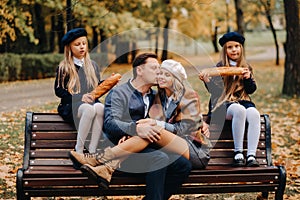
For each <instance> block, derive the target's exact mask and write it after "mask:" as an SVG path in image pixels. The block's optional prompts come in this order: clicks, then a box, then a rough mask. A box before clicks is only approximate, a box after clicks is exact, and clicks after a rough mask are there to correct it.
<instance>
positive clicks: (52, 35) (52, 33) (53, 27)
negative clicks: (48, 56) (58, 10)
mask: <svg viewBox="0 0 300 200" xmlns="http://www.w3.org/2000/svg"><path fill="white" fill-rule="evenodd" d="M55 19H56V18H55V16H54V15H52V16H51V30H52V31H50V38H49V51H50V52H54V50H55V44H56V42H55V31H54V30H56V25H55Z"/></svg>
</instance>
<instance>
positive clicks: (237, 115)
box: [226, 103, 260, 158]
mask: <svg viewBox="0 0 300 200" xmlns="http://www.w3.org/2000/svg"><path fill="white" fill-rule="evenodd" d="M226 119H229V120H232V135H233V140H234V151H235V152H237V151H241V152H242V151H243V139H244V132H245V122H246V120H247V122H248V132H247V138H248V140H247V148H248V151H247V156H249V155H253V156H255V155H256V148H257V144H258V140H259V134H260V114H259V112H258V111H257V109H256V108H254V107H250V108H247V109H246V108H245V107H244V106H242V105H240V104H237V103H233V104H231V105H230V106H229V107H228V109H227V114H226ZM238 155H239V156H241V158H243V157H242V155H241V154H238Z"/></svg>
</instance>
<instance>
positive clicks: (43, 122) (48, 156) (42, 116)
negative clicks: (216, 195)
mask: <svg viewBox="0 0 300 200" xmlns="http://www.w3.org/2000/svg"><path fill="white" fill-rule="evenodd" d="M221 128H222V129H223V130H222V131H220V127H218V126H215V125H211V126H210V131H211V137H210V139H211V142H212V144H213V149H212V151H211V160H210V162H209V166H211V167H212V168H213V167H214V166H220V165H222V166H224V165H231V163H232V158H233V140H232V135H231V122H230V121H226V122H225V124H224V127H221ZM76 135H77V131H76V128H75V126H74V125H72V124H70V123H67V122H65V121H64V120H63V119H62V118H61V117H60V116H59V115H58V114H56V113H32V112H28V113H27V114H26V126H25V152H24V161H23V164H24V168H25V169H26V168H28V166H35V167H38V166H46V165H47V166H56V165H72V162H71V160H70V159H69V156H68V152H69V151H70V150H73V149H74V146H75V143H76ZM246 135H247V134H245V141H244V148H245V151H246V148H247V145H246V139H247V138H246ZM270 135H271V130H270V122H269V117H268V116H267V115H261V134H260V141H259V144H258V151H257V158H258V161H259V162H260V164H262V165H271V138H270Z"/></svg>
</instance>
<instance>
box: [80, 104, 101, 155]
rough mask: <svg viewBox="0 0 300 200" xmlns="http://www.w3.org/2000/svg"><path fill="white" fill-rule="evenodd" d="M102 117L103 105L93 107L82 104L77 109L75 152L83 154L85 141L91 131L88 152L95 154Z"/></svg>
mask: <svg viewBox="0 0 300 200" xmlns="http://www.w3.org/2000/svg"><path fill="white" fill-rule="evenodd" d="M103 116H104V105H103V104H102V103H95V104H93V105H90V104H87V103H84V104H81V105H80V106H79V108H78V117H79V124H78V134H77V142H76V146H75V150H76V152H78V153H83V149H84V143H85V140H86V138H87V136H88V134H89V132H90V130H91V133H92V135H91V142H90V144H89V152H90V153H95V152H96V150H97V145H98V142H99V139H100V136H101V132H102V126H103Z"/></svg>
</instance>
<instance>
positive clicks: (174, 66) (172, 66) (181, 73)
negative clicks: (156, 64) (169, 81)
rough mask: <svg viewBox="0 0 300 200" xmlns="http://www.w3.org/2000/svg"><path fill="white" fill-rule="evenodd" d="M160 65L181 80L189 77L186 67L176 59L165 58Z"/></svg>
mask: <svg viewBox="0 0 300 200" xmlns="http://www.w3.org/2000/svg"><path fill="white" fill-rule="evenodd" d="M160 67H161V68H162V69H165V70H167V71H169V72H170V73H171V74H172V75H173V76H174V77H175V78H177V79H178V80H179V81H181V82H182V81H183V80H185V79H187V75H186V72H185V69H184V67H183V66H182V65H181V64H180V63H179V62H177V61H175V60H171V59H169V60H164V61H163V62H162V63H161V65H160Z"/></svg>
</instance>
